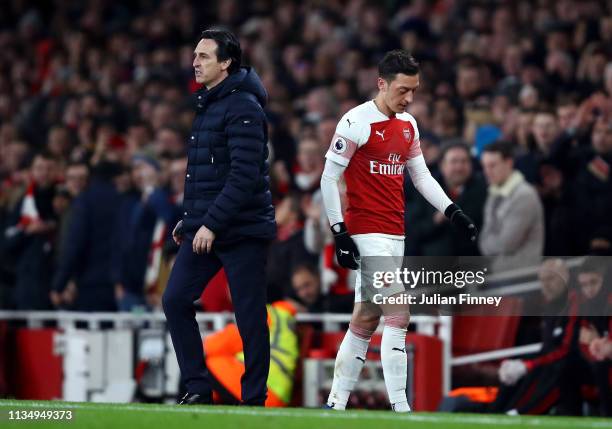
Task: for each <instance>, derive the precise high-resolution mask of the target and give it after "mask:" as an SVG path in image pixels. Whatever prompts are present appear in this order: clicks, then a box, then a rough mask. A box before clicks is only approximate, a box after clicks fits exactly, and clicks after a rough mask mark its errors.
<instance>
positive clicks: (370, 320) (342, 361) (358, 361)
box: [327, 302, 381, 410]
mask: <svg viewBox="0 0 612 429" xmlns="http://www.w3.org/2000/svg"><path fill="white" fill-rule="evenodd" d="M380 315H381V313H380V308H379V307H378V306H377V305H374V304H372V303H370V302H357V303H355V307H354V309H353V315H352V317H351V322H350V324H349V329H348V331H347V332H346V334H345V336H344V339H343V340H342V343H341V344H340V348H339V349H338V354H337V355H336V363H335V366H334V381H333V383H332V388H331V391H330V392H329V397H328V400H327V406H328V407H330V408H333V409H335V410H344V409H345V408H346V404H347V402H348V399H349V396H350V394H351V392H352V391H353V389H354V387H355V383H357V380H358V378H359V373H361V369H362V368H363V365H364V364H365V360H366V353H367V351H368V345H369V344H370V338H371V337H372V334H373V333H374V330H376V327H377V326H378V322H379V320H380Z"/></svg>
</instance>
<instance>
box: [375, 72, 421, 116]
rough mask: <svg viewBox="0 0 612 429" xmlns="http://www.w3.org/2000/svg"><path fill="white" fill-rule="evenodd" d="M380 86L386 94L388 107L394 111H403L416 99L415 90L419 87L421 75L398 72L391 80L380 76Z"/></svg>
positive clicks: (385, 98)
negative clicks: (388, 80)
mask: <svg viewBox="0 0 612 429" xmlns="http://www.w3.org/2000/svg"><path fill="white" fill-rule="evenodd" d="M378 87H379V89H380V90H381V91H382V92H383V94H384V100H385V103H386V104H387V107H389V109H390V110H391V111H392V112H394V113H402V112H405V111H406V108H407V107H408V104H410V103H412V100H413V99H414V92H415V91H416V90H417V88H418V87H419V75H418V74H416V75H414V76H410V75H406V74H403V73H398V74H396V75H395V79H393V80H392V81H391V82H387V81H386V80H384V79H382V78H379V82H378Z"/></svg>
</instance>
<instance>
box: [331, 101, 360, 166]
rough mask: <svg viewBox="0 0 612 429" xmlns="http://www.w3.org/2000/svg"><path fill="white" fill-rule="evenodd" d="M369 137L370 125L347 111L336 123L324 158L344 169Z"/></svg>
mask: <svg viewBox="0 0 612 429" xmlns="http://www.w3.org/2000/svg"><path fill="white" fill-rule="evenodd" d="M369 136H370V124H369V123H366V122H365V121H364V120H363V119H361V118H359V117H358V116H356V115H355V114H353V112H352V111H349V112H348V113H346V114H345V115H344V116H343V117H342V119H340V122H338V125H337V126H336V133H335V134H334V137H333V138H332V141H331V143H330V145H329V150H328V151H327V153H326V154H325V158H327V159H330V160H332V161H334V162H336V163H337V164H340V165H344V166H345V167H346V166H347V165H348V164H349V162H350V161H351V158H352V157H353V155H354V154H355V152H356V151H357V149H359V147H361V146H363V145H364V144H365V143H366V142H367V141H368V137H369Z"/></svg>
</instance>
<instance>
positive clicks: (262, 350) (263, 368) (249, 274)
mask: <svg viewBox="0 0 612 429" xmlns="http://www.w3.org/2000/svg"><path fill="white" fill-rule="evenodd" d="M241 56H242V55H241V49H240V44H239V42H238V40H237V39H236V37H235V36H234V35H233V34H232V33H230V32H229V31H226V30H222V29H211V30H206V31H204V32H203V33H202V35H201V37H200V41H199V43H198V45H197V47H196V49H195V52H194V60H193V67H194V69H195V78H196V81H197V82H198V83H201V84H203V85H204V86H203V88H202V90H200V91H198V92H196V94H195V95H196V99H195V103H196V117H195V119H194V121H193V128H192V132H191V134H190V135H189V138H188V145H189V148H188V165H187V174H186V177H185V197H184V203H183V205H184V210H183V220H181V221H180V222H179V223H178V224H177V226H176V227H175V229H174V231H173V234H172V235H173V237H174V240H175V241H176V243H177V244H179V245H180V249H179V252H178V255H177V258H176V262H175V265H174V267H173V269H172V274H171V276H170V279H169V280H168V286H167V288H166V291H165V292H164V296H163V301H162V302H163V307H164V312H165V314H166V318H167V319H168V327H169V330H170V335H171V337H172V342H173V344H174V348H175V350H176V355H177V359H178V363H179V367H180V369H181V375H182V381H183V382H184V385H185V387H186V389H187V394H186V395H185V396H184V397H183V399H182V400H181V402H180V403H182V404H195V403H210V402H211V384H210V379H209V377H208V374H207V371H206V368H205V366H204V356H203V350H202V340H201V338H200V332H199V330H198V325H197V323H196V320H195V309H194V305H193V302H194V301H195V300H196V299H197V298H198V297H199V296H200V294H201V293H202V290H203V289H204V287H205V286H206V284H207V283H208V281H209V280H210V279H211V278H212V277H213V276H214V275H215V274H216V273H217V272H218V271H219V269H221V268H224V269H225V272H226V274H227V278H228V281H229V284H230V292H231V295H232V301H233V305H234V309H235V312H236V322H237V325H238V329H239V331H240V336H241V337H242V342H243V344H244V359H245V369H246V371H245V374H244V376H243V378H242V402H243V403H244V404H245V405H263V404H264V402H265V399H266V394H267V393H266V380H267V377H268V370H269V362H270V347H269V344H270V342H269V333H268V326H267V323H266V321H267V315H266V281H265V270H266V267H265V266H266V258H267V249H268V244H269V242H270V241H271V240H272V239H273V238H274V237H275V235H276V224H275V222H274V207H273V206H272V196H271V194H270V189H269V178H268V169H269V166H268V162H267V158H268V149H267V140H268V135H267V124H266V118H265V115H264V111H263V105H264V103H265V101H266V97H267V94H266V91H265V89H264V87H263V85H262V83H261V81H260V79H259V77H258V76H257V74H256V73H255V71H254V70H252V69H250V68H244V67H243V68H241V67H240V61H241Z"/></svg>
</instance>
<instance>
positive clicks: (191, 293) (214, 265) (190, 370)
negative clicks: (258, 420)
mask: <svg viewBox="0 0 612 429" xmlns="http://www.w3.org/2000/svg"><path fill="white" fill-rule="evenodd" d="M220 267H221V262H220V261H219V260H218V259H217V257H216V256H215V255H214V254H212V253H211V254H204V255H197V254H195V253H194V252H193V250H192V247H191V242H190V241H185V242H183V243H182V245H181V247H180V248H179V251H178V255H177V257H176V261H175V263H174V266H173V267H172V273H171V274H170V279H169V280H168V285H167V286H166V290H165V291H164V295H163V297H162V305H163V309H164V313H165V314H166V319H167V320H168V329H169V331H170V337H171V338H172V344H173V345H174V351H175V352H176V358H177V360H178V364H179V368H180V370H181V377H182V380H183V382H184V383H185V387H186V388H187V392H188V393H192V394H199V395H201V396H202V401H204V402H210V398H211V387H210V381H209V380H208V371H207V370H206V366H205V365H204V351H203V348H202V337H201V336H200V329H199V327H198V324H197V322H196V320H195V308H194V305H193V302H194V301H195V300H196V299H198V298H199V296H200V295H201V294H202V291H203V290H204V288H205V287H206V284H207V283H208V282H209V281H210V279H212V278H213V277H214V275H215V274H216V273H217V272H218V271H219V269H220Z"/></svg>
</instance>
